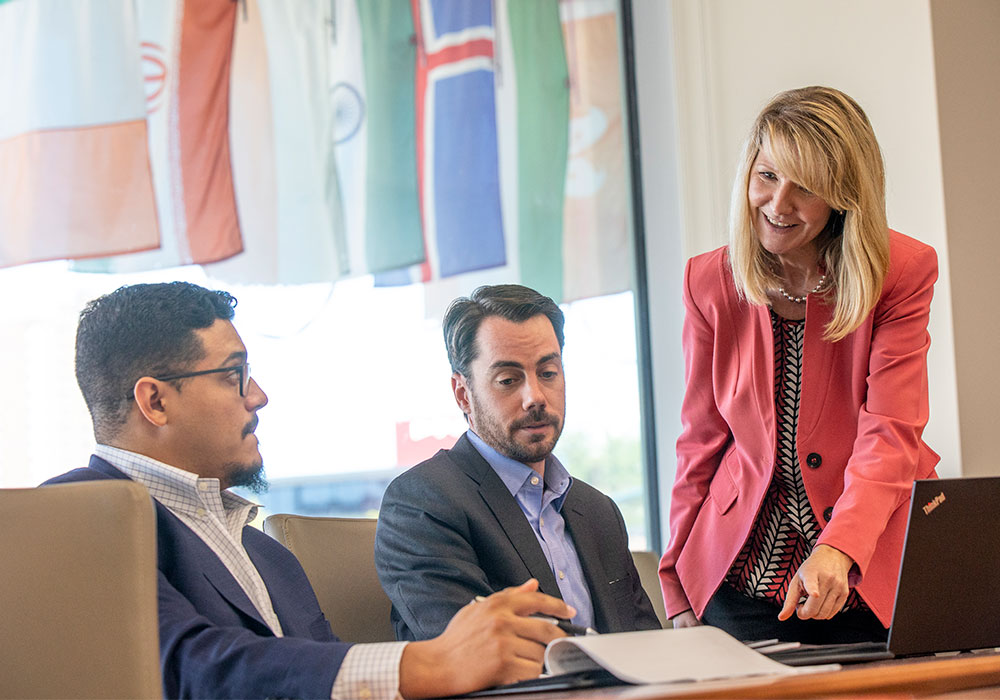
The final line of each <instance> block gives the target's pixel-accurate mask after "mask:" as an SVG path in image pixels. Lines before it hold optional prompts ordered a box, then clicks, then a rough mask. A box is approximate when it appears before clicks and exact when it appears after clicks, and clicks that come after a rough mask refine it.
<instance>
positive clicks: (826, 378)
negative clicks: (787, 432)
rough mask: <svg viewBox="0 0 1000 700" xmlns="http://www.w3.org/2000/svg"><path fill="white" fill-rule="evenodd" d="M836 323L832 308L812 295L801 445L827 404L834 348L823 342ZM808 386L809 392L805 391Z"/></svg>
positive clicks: (804, 341)
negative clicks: (825, 402)
mask: <svg viewBox="0 0 1000 700" xmlns="http://www.w3.org/2000/svg"><path fill="white" fill-rule="evenodd" d="M832 319H833V306H832V305H830V304H829V303H827V302H826V301H825V300H824V299H823V298H821V297H816V295H812V294H810V295H809V298H808V299H807V300H806V327H805V331H804V332H803V334H802V336H803V337H802V356H803V357H808V358H809V364H806V363H805V362H803V363H802V389H801V392H800V396H801V400H800V404H799V425H798V428H797V429H796V433H797V438H796V441H797V442H798V443H799V444H802V443H803V442H804V441H805V440H807V439H808V438H809V437H810V436H811V435H812V432H813V430H815V429H816V427H817V426H816V423H817V421H818V420H819V416H820V413H821V410H822V407H823V402H824V401H825V400H826V393H827V388H828V387H829V385H830V381H832V376H831V375H832V373H833V372H834V371H835V369H836V362H835V358H834V356H833V353H834V344H833V343H829V342H827V341H825V340H823V333H824V331H825V330H826V327H827V325H828V324H829V323H830V321H831V320H832ZM807 383H808V386H809V390H808V391H807V390H806V385H807Z"/></svg>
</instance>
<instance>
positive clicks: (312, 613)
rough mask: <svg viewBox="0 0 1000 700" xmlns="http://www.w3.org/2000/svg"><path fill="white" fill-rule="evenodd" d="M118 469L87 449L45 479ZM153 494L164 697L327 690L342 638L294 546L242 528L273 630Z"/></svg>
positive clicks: (103, 474)
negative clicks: (85, 463) (274, 620)
mask: <svg viewBox="0 0 1000 700" xmlns="http://www.w3.org/2000/svg"><path fill="white" fill-rule="evenodd" d="M127 478H128V477H127V476H126V475H125V474H123V473H122V472H121V471H119V470H118V469H116V468H115V467H113V466H111V465H110V464H108V463H107V462H106V461H104V460H103V459H101V458H99V457H96V456H92V457H91V458H90V466H89V467H86V468H82V469H75V470H73V471H71V472H68V473H66V474H63V475H61V476H57V477H55V478H53V479H50V480H49V481H46V482H45V484H55V483H65V482H70V481H91V480H99V479H127ZM43 485H44V484H43ZM153 502H154V504H155V506H156V537H157V552H158V562H159V583H158V587H157V590H158V600H159V621H160V664H161V668H162V671H163V694H164V696H165V697H168V698H179V697H209V698H264V697H286V698H287V697H295V698H329V697H330V691H331V689H332V688H333V682H334V679H335V678H336V676H337V671H338V670H339V669H340V664H341V663H342V662H343V660H344V656H345V654H347V650H348V649H349V648H350V647H351V645H350V644H347V643H344V642H341V641H339V640H338V639H337V638H336V637H335V636H334V634H333V632H332V631H331V630H330V625H329V623H328V622H327V620H326V618H325V617H324V616H323V612H322V611H321V610H320V607H319V603H318V602H317V601H316V595H315V593H313V590H312V587H311V586H310V585H309V581H308V579H307V578H306V575H305V572H304V571H303V570H302V567H301V566H300V565H299V562H298V560H297V559H296V558H295V557H294V555H292V553H291V552H289V551H288V550H287V549H285V548H284V547H283V546H282V545H281V544H280V543H278V542H277V541H276V540H274V539H272V538H271V537H269V536H267V535H265V534H264V533H262V532H260V531H259V530H257V529H255V528H252V527H249V526H247V527H244V528H243V546H244V547H245V548H246V550H247V553H248V554H249V555H250V559H251V560H252V561H253V563H254V565H255V566H256V567H257V570H258V571H259V572H260V575H261V578H262V579H263V580H264V584H265V585H266V586H267V590H268V592H269V593H270V595H271V602H272V605H273V606H274V612H275V614H276V615H277V616H278V620H279V621H280V622H281V628H282V632H283V634H284V637H283V638H277V637H275V636H274V634H273V633H272V632H271V630H270V628H269V627H268V626H267V625H266V624H265V623H264V621H263V619H261V617H260V614H259V613H258V612H257V609H256V608H255V607H254V605H253V603H251V602H250V599H249V598H248V597H247V595H246V593H245V592H244V591H243V589H242V588H241V587H240V585H239V583H237V581H236V579H235V578H233V576H232V574H230V573H229V570H228V569H226V567H225V565H224V564H223V563H222V561H221V560H220V559H219V558H218V557H217V556H216V555H215V553H214V552H212V550H211V549H210V548H209V547H208V545H206V544H205V543H204V541H202V539H201V538H200V537H198V535H196V534H195V533H194V532H193V531H192V530H191V529H190V528H189V527H188V526H187V525H185V524H184V523H183V522H181V521H180V519H178V518H177V516H175V515H174V514H173V513H171V512H170V511H169V510H167V508H165V507H164V506H162V505H160V503H159V502H157V501H155V500H154V501H153Z"/></svg>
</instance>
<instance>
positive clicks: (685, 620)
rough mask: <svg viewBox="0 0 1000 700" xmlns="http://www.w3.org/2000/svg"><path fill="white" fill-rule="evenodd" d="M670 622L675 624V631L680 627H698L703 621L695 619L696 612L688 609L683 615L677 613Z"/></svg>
mask: <svg viewBox="0 0 1000 700" xmlns="http://www.w3.org/2000/svg"><path fill="white" fill-rule="evenodd" d="M670 621H671V622H672V623H674V629H677V628H679V627H697V626H699V625H700V624H701V620H699V619H698V618H697V617H695V614H694V610H692V609H691V608H688V609H687V610H685V611H684V612H682V613H677V614H676V615H674V616H673V617H672V618H670Z"/></svg>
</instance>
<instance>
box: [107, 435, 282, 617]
mask: <svg viewBox="0 0 1000 700" xmlns="http://www.w3.org/2000/svg"><path fill="white" fill-rule="evenodd" d="M89 466H90V468H91V469H93V470H95V471H99V472H101V473H102V474H104V475H105V476H108V477H110V478H112V479H128V478H129V477H128V475H127V474H125V473H124V472H122V471H120V470H119V469H116V468H115V467H113V466H112V465H111V464H109V463H108V462H106V461H105V460H103V459H101V458H100V457H97V456H94V455H92V456H91V457H90V465H89ZM153 504H154V505H155V506H156V513H157V521H162V520H163V519H164V518H166V519H168V520H169V521H170V525H171V526H172V527H173V529H174V530H175V531H177V532H183V533H186V535H187V536H188V537H187V539H188V541H189V546H190V547H191V549H192V552H193V553H194V557H195V558H196V559H197V560H198V568H200V569H201V570H202V573H203V574H204V575H205V578H206V579H208V581H209V583H211V584H212V587H213V588H215V590H216V591H218V593H219V595H221V596H222V597H223V598H224V599H225V600H226V601H227V602H228V603H229V604H230V605H232V606H233V607H234V608H236V609H237V610H239V611H240V612H241V613H243V614H244V615H246V616H247V617H249V618H251V619H252V620H256V621H257V622H258V623H259V624H260V625H261V627H262V628H263V629H262V632H264V633H267V634H271V628H270V627H268V626H267V624H266V623H265V622H264V619H263V618H262V617H261V616H260V613H259V612H258V611H257V608H256V607H255V606H254V604H253V603H252V602H250V598H249V597H248V596H247V594H246V593H245V592H244V590H243V588H242V587H241V586H240V584H239V582H237V580H236V579H235V578H234V577H233V575H232V574H231V573H229V569H227V568H226V566H225V564H223V563H222V560H221V559H219V557H218V556H216V554H215V552H213V551H212V550H211V548H209V546H208V545H207V544H205V542H204V541H202V539H201V538H200V537H198V535H196V534H195V533H194V531H193V530H191V528H189V527H188V526H187V525H185V524H184V523H183V522H181V520H180V518H178V517H177V516H176V515H174V514H173V513H171V512H170V510H169V509H167V508H166V507H165V506H164V505H162V504H161V503H159V502H158V501H157V500H156V499H155V498H154V499H153ZM157 527H163V525H162V524H158V525H157ZM250 559H251V561H253V563H254V565H255V566H257V567H258V571H259V570H260V566H259V564H258V562H257V561H255V560H254V558H253V555H251V556H250ZM269 590H270V589H269Z"/></svg>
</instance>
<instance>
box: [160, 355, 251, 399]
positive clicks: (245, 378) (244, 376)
mask: <svg viewBox="0 0 1000 700" xmlns="http://www.w3.org/2000/svg"><path fill="white" fill-rule="evenodd" d="M216 372H239V375H240V396H246V395H247V389H248V388H249V387H250V363H249V362H244V363H243V364H242V365H234V366H232V367H216V368H215V369H203V370H200V371H198V372H185V373H184V374H171V375H170V376H168V377H153V379H156V380H158V381H161V382H169V381H171V380H172V379H187V378H188V377H200V376H201V375H203V374H215V373H216Z"/></svg>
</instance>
